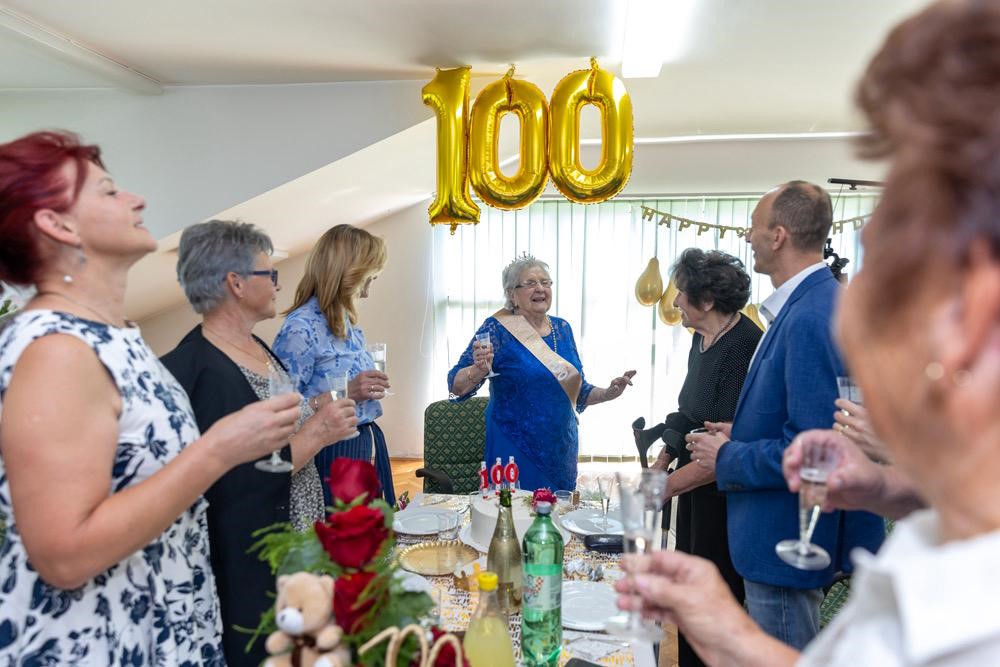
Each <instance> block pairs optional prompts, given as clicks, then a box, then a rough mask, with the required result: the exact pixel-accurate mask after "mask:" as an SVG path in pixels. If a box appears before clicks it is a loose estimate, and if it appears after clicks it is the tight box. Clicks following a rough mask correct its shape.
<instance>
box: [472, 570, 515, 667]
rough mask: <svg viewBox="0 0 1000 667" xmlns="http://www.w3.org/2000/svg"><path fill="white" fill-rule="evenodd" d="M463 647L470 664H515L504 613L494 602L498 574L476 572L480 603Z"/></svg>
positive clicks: (499, 666) (511, 666)
mask: <svg viewBox="0 0 1000 667" xmlns="http://www.w3.org/2000/svg"><path fill="white" fill-rule="evenodd" d="M462 650H463V651H464V652H465V657H466V659H467V660H468V661H469V665H471V667H514V645H513V644H512V643H511V641H510V632H509V631H508V629H507V615H506V614H504V613H503V611H501V609H500V604H499V603H498V602H497V575H496V574H495V573H493V572H480V573H479V606H478V607H476V613H475V614H473V616H472V620H471V621H470V622H469V629H468V630H466V632H465V639H464V640H463V641H462Z"/></svg>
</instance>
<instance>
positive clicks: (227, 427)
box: [205, 392, 302, 470]
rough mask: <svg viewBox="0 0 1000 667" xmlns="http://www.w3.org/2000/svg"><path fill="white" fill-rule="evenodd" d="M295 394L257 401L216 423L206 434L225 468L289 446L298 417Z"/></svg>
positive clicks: (296, 394)
mask: <svg viewBox="0 0 1000 667" xmlns="http://www.w3.org/2000/svg"><path fill="white" fill-rule="evenodd" d="M301 399H302V397H301V396H300V395H299V394H298V393H295V392H292V393H290V394H281V395H279V396H275V397H274V398H269V399H267V400H266V401H257V402H256V403H251V404H250V405H248V406H246V407H244V408H243V409H242V410H238V411H236V412H234V413H232V414H230V415H227V416H225V417H223V418H222V419H220V420H219V421H217V422H215V424H213V425H212V427H211V428H210V429H208V431H207V432H206V433H205V438H206V439H207V440H208V442H210V443H211V447H212V450H213V451H214V452H215V454H216V455H217V456H218V457H219V458H220V459H221V460H222V462H223V463H224V464H225V466H226V469H227V470H228V469H229V468H232V467H233V466H236V465H238V464H240V463H246V462H247V461H253V460H254V459H259V458H263V457H265V456H267V455H268V454H270V453H271V452H273V451H275V450H276V449H280V448H282V447H284V446H285V444H287V443H288V439H289V438H291V437H292V434H293V433H294V432H295V423H296V421H297V420H298V418H299V401H300V400H301Z"/></svg>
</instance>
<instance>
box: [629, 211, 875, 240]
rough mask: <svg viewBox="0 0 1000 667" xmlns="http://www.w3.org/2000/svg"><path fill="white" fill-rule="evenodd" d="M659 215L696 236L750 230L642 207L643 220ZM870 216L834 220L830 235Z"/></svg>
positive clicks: (661, 221)
mask: <svg viewBox="0 0 1000 667" xmlns="http://www.w3.org/2000/svg"><path fill="white" fill-rule="evenodd" d="M657 216H659V218H660V219H659V220H658V221H657V223H656V224H657V225H666V227H667V229H670V224H671V222H677V229H678V230H679V231H684V230H685V229H687V228H688V227H694V228H696V229H697V230H698V236H701V235H702V234H704V233H705V232H707V231H709V230H712V229H717V230H718V231H719V238H720V239H722V238H725V237H726V232H734V233H735V234H736V236H738V237H739V238H743V237H744V236H746V235H747V232H748V231H750V228H749V227H733V226H732V225H716V224H713V223H710V222H702V221H700V220H691V219H689V218H682V217H681V216H679V215H674V214H673V213H664V212H663V211H657V210H656V209H655V208H651V207H649V206H643V207H642V219H643V220H653V219H655V218H656V217H657ZM870 217H872V214H871V213H864V214H862V215H856V216H854V217H853V218H846V219H844V220H836V221H834V223H833V225H832V226H831V227H830V235H831V236H832V235H835V234H843V232H844V227H845V226H847V225H850V226H851V227H852V228H853V229H854V231H858V230H859V229H861V228H862V227H864V225H865V221H867V220H868V218H870Z"/></svg>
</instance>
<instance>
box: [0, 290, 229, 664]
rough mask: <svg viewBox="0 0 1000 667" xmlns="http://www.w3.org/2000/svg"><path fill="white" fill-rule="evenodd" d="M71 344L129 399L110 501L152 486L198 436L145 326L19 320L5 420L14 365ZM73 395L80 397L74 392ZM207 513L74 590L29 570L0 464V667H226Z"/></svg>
mask: <svg viewBox="0 0 1000 667" xmlns="http://www.w3.org/2000/svg"><path fill="white" fill-rule="evenodd" d="M51 334H66V335H69V336H73V337H75V338H78V339H80V340H82V341H83V342H84V343H86V344H87V345H88V346H90V347H91V348H92V349H93V350H94V352H95V353H96V354H97V356H98V358H99V359H100V361H101V363H102V364H103V365H104V367H105V369H106V370H107V372H108V373H109V375H110V376H111V377H112V379H113V381H114V382H115V384H116V385H117V387H118V390H119V392H120V393H121V399H122V413H121V416H120V418H119V431H118V449H117V451H116V453H115V460H114V463H113V468H112V472H111V487H110V488H109V489H108V493H109V494H111V493H117V492H119V491H122V490H123V489H126V488H128V487H130V486H133V485H135V484H138V483H139V482H141V481H143V480H144V479H146V478H147V477H149V476H150V475H152V474H153V473H155V472H156V471H158V470H159V469H160V468H162V467H163V466H164V465H166V464H167V463H168V462H169V461H170V460H171V459H173V458H174V457H175V456H177V455H178V454H179V453H180V452H181V450H182V449H183V448H184V446H185V445H186V444H187V443H190V442H192V441H193V440H195V439H196V438H197V437H198V436H199V433H198V427H197V425H196V423H195V419H194V414H193V412H192V410H191V406H190V404H189V402H188V398H187V395H186V394H185V393H184V390H183V389H182V388H181V386H180V385H179V384H178V383H177V381H176V380H175V379H174V377H173V376H172V375H171V374H170V373H169V372H168V371H167V370H166V369H165V368H164V367H163V366H162V365H161V364H160V362H159V360H158V359H157V358H156V355H155V354H153V352H152V350H150V349H149V347H148V346H147V345H146V343H145V341H143V339H142V336H141V335H140V333H139V330H138V329H137V328H117V327H112V326H108V325H106V324H101V323H99V322H94V321H90V320H86V319H82V318H79V317H77V316H75V315H70V314H67V313H61V312H56V311H50V310H30V311H24V312H21V313H20V314H18V315H17V316H16V317H15V318H14V320H13V321H12V322H11V323H10V324H9V325H8V326H7V327H6V328H5V329H4V330H3V332H2V334H0V417H2V409H3V397H4V394H5V393H6V390H7V387H8V386H9V384H10V379H11V375H12V373H13V370H14V365H15V364H16V363H17V360H18V358H19V357H20V355H21V353H22V352H23V351H24V349H25V348H26V347H27V346H28V345H29V344H30V343H31V342H33V341H35V340H37V339H38V338H40V337H42V336H46V335H51ZM65 390H66V391H73V388H72V387H67V388H66V389H65ZM207 506H208V505H207V503H206V502H205V500H203V499H199V500H198V501H197V502H195V503H194V504H193V505H192V506H191V507H190V508H188V509H187V510H186V511H185V512H184V513H183V514H182V515H181V516H179V517H178V518H177V519H176V520H175V521H174V522H173V524H171V525H170V527H168V528H167V529H166V531H164V532H163V533H162V534H161V535H160V536H158V537H157V538H156V539H155V540H153V541H152V542H151V543H149V544H148V545H146V546H145V547H143V548H142V549H141V550H139V551H137V552H136V553H134V554H132V555H131V556H129V557H127V558H125V559H124V560H122V561H121V562H119V563H116V564H115V565H113V566H111V567H110V568H109V569H108V570H106V571H104V572H102V573H101V574H99V575H97V576H96V577H94V578H93V579H91V580H90V581H89V582H87V583H86V584H84V585H83V586H81V587H80V588H77V589H74V590H63V589H59V588H55V587H53V586H50V585H49V584H47V583H46V582H45V581H44V580H42V578H41V577H40V576H39V575H38V573H37V572H35V570H34V568H32V566H31V563H30V561H29V560H28V555H27V552H26V551H25V548H24V544H23V543H22V542H21V539H20V536H19V533H18V527H17V517H16V516H15V515H14V513H13V510H12V507H11V496H10V485H9V481H8V479H7V472H6V468H5V466H4V462H3V459H2V457H0V520H2V521H3V523H5V524H6V536H5V539H3V538H2V537H0V667H7V666H13V665H26V666H27V665H136V666H138V665H171V666H173V665H177V666H188V665H191V666H194V665H216V666H221V665H224V664H225V659H224V658H223V654H222V648H221V631H222V627H221V622H220V616H219V603H218V598H217V596H216V592H215V580H214V579H213V578H212V570H211V567H210V565H209V546H208V537H207V535H208V527H207V523H206V517H205V513H206V508H207Z"/></svg>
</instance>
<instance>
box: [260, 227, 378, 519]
mask: <svg viewBox="0 0 1000 667" xmlns="http://www.w3.org/2000/svg"><path fill="white" fill-rule="evenodd" d="M385 262H386V251H385V243H384V242H383V241H382V239H380V238H379V237H377V236H373V235H371V234H369V233H368V232H366V231H365V230H363V229H358V228H357V227H352V226H351V225H337V226H336V227H332V228H331V229H328V230H327V231H326V233H324V234H323V236H321V237H320V239H319V241H318V242H317V243H316V246H315V247H314V248H313V249H312V252H311V253H310V255H309V259H308V260H307V261H306V270H305V275H303V276H302V280H301V281H299V286H298V288H297V289H296V290H295V301H294V302H293V303H292V307H291V308H289V309H288V311H286V312H287V315H288V318H287V319H286V320H285V323H284V324H282V326H281V330H280V331H279V332H278V335H277V337H276V338H275V339H274V352H275V354H276V355H277V356H278V358H279V359H281V361H282V363H283V364H285V366H287V367H288V369H289V370H290V371H291V372H292V374H293V376H294V377H297V378H298V381H299V390H300V391H303V392H305V393H303V395H304V396H315V395H317V394H319V393H321V392H323V391H324V390H325V389H326V388H327V385H326V382H327V378H329V377H333V376H335V375H338V374H341V375H342V374H344V373H347V374H348V376H349V377H350V382H349V384H348V388H347V395H348V398H352V399H354V401H355V403H357V414H358V435H357V436H355V437H353V438H350V439H347V440H342V441H340V442H335V443H331V444H330V445H328V446H327V447H324V448H323V449H322V450H321V451H320V452H319V453H318V454H317V455H316V467H317V468H318V469H319V474H320V478H322V479H323V480H326V478H327V477H328V476H329V471H330V464H331V463H332V462H333V460H334V459H335V458H337V457H349V458H353V459H360V460H363V461H370V460H371V459H372V454H373V452H374V456H375V468H376V470H377V471H378V478H379V482H380V483H381V484H382V493H383V496H384V497H385V500H386V501H387V502H388V503H389V504H394V503H395V502H396V497H395V493H394V491H393V486H392V470H391V469H390V467H389V450H388V449H387V447H386V444H385V436H384V435H383V434H382V429H380V428H379V427H378V425H377V424H376V423H375V420H376V419H378V418H379V417H380V416H382V404H381V403H380V402H379V399H381V398H382V397H383V396H385V392H386V390H387V389H388V388H389V377H388V376H387V375H386V374H385V373H382V372H379V371H376V370H375V362H374V361H373V360H372V357H371V355H370V354H369V353H368V350H367V349H366V344H365V334H364V332H363V331H362V330H361V327H359V326H358V311H357V307H356V305H357V299H359V298H360V299H365V298H368V291H369V290H370V289H371V284H372V282H373V281H374V280H375V279H376V278H377V277H378V274H379V273H380V272H381V271H382V269H383V268H384V267H385ZM323 494H324V500H325V501H326V504H327V505H330V504H331V503H332V500H331V498H330V489H329V488H328V487H327V485H326V484H323Z"/></svg>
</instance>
